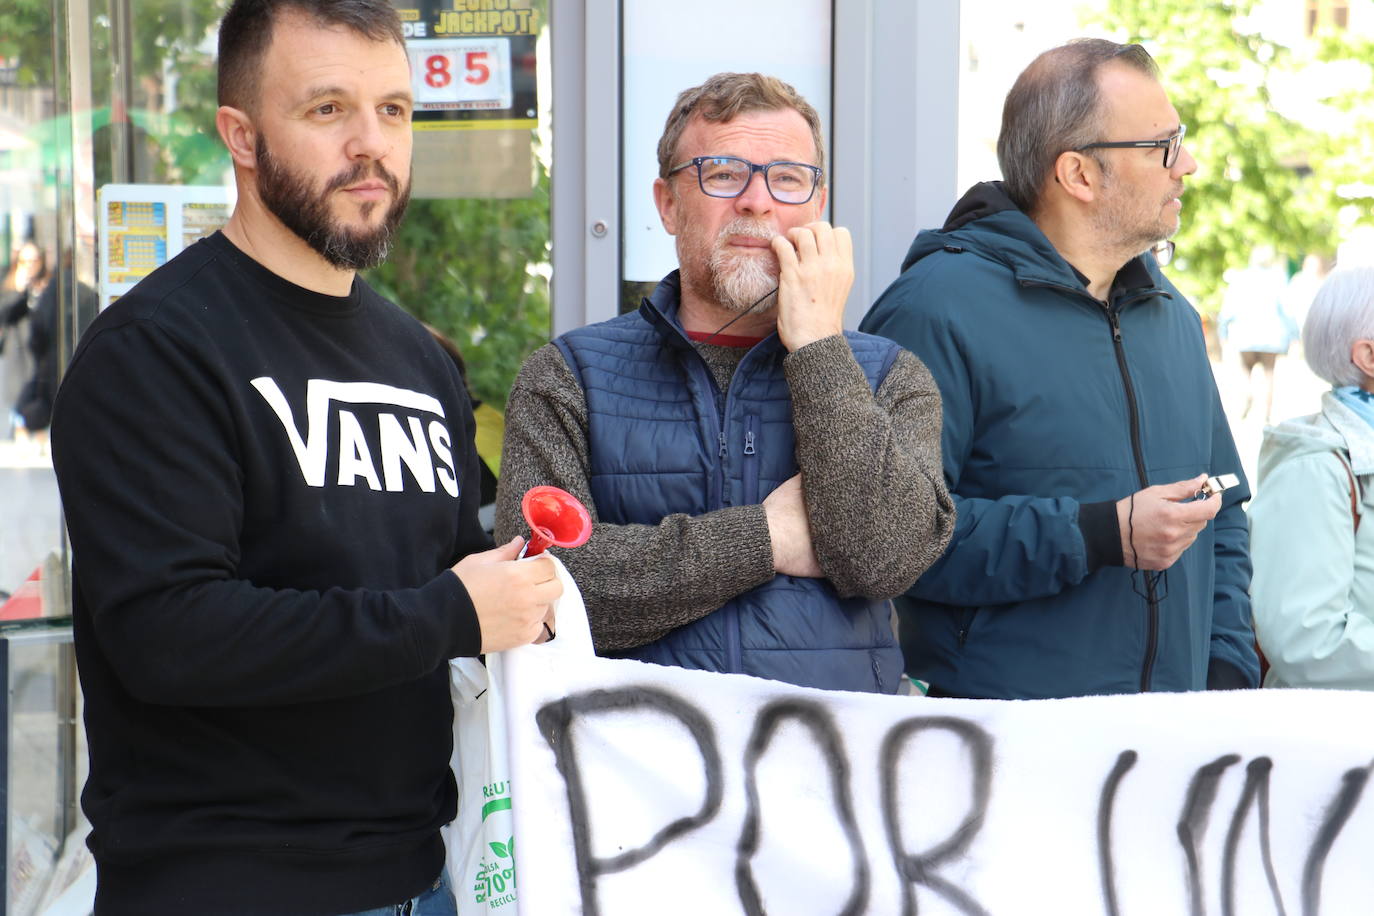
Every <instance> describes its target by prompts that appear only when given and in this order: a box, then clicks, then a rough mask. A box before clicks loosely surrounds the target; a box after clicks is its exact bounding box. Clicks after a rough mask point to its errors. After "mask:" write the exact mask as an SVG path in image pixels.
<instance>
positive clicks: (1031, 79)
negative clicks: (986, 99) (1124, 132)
mask: <svg viewBox="0 0 1374 916" xmlns="http://www.w3.org/2000/svg"><path fill="white" fill-rule="evenodd" d="M1115 61H1119V62H1121V63H1123V64H1126V65H1127V66H1130V67H1134V68H1135V69H1137V70H1139V71H1140V72H1142V73H1144V74H1146V75H1147V76H1150V77H1152V78H1154V79H1158V78H1159V67H1158V66H1157V65H1156V64H1155V62H1154V58H1152V57H1150V54H1149V52H1148V51H1146V50H1145V49H1144V48H1142V47H1141V46H1140V45H1123V44H1117V43H1116V42H1114V41H1107V40H1106V39H1104V38H1079V39H1076V40H1074V41H1071V42H1069V43H1068V44H1066V45H1060V46H1059V47H1057V48H1051V49H1050V50H1048V51H1046V52H1044V53H1043V54H1041V55H1040V56H1039V57H1037V58H1036V59H1035V60H1033V61H1031V64H1030V66H1029V67H1027V68H1026V69H1025V70H1024V71H1023V72H1022V73H1021V75H1020V76H1019V77H1017V78H1016V82H1015V84H1013V85H1012V87H1011V91H1010V92H1008V93H1007V101H1006V103H1005V104H1004V105H1003V106H1002V131H1001V133H1000V134H999V135H998V137H997V163H998V165H999V166H1001V168H1002V180H1003V182H1004V184H1005V186H1006V191H1007V194H1008V195H1009V196H1010V197H1011V199H1012V200H1013V201H1014V202H1015V203H1016V206H1018V207H1020V208H1021V209H1022V210H1023V211H1025V212H1026V213H1033V212H1034V211H1035V208H1036V206H1037V205H1038V204H1039V203H1040V191H1041V188H1043V187H1044V185H1045V180H1046V179H1047V178H1049V176H1050V174H1051V173H1052V172H1053V171H1054V164H1055V162H1056V161H1057V160H1058V159H1059V156H1060V154H1061V153H1065V152H1068V151H1069V150H1076V149H1080V148H1082V147H1084V146H1087V145H1088V144H1089V143H1094V142H1097V141H1099V140H1102V139H1105V138H1104V137H1102V136H1101V133H1102V122H1103V110H1102V109H1103V106H1102V92H1101V89H1100V87H1099V86H1098V82H1097V75H1098V71H1099V70H1100V69H1101V68H1102V67H1103V66H1104V65H1105V64H1108V63H1112V62H1115ZM1099 161H1101V160H1099Z"/></svg>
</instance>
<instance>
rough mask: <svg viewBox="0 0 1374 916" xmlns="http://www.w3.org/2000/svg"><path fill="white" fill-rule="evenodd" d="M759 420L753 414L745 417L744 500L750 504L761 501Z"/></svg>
mask: <svg viewBox="0 0 1374 916" xmlns="http://www.w3.org/2000/svg"><path fill="white" fill-rule="evenodd" d="M757 420H758V418H757V417H755V416H753V415H752V414H751V415H749V416H747V417H745V418H744V502H745V503H746V504H747V505H750V506H752V505H755V504H757V503H758V502H760V500H759V458H758V448H757V447H755V445H754V424H755V422H756V421H757Z"/></svg>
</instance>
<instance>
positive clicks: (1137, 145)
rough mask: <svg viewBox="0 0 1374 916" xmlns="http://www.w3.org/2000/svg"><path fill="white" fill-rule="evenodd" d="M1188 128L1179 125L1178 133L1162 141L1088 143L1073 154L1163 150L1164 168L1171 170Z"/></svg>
mask: <svg viewBox="0 0 1374 916" xmlns="http://www.w3.org/2000/svg"><path fill="white" fill-rule="evenodd" d="M1187 131H1188V128H1187V127H1185V126H1183V125H1182V124H1180V125H1179V126H1178V133H1176V134H1174V135H1173V136H1172V137H1165V138H1164V139H1163V140H1114V141H1111V142H1102V143H1089V144H1088V145H1087V146H1080V147H1079V148H1078V149H1076V150H1074V152H1077V153H1081V152H1083V150H1087V149H1160V148H1163V150H1164V167H1165V168H1166V169H1171V168H1173V167H1174V163H1175V162H1177V161H1178V154H1179V151H1180V150H1182V149H1183V135H1184V134H1185V133H1187Z"/></svg>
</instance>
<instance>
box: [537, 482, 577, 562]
mask: <svg viewBox="0 0 1374 916" xmlns="http://www.w3.org/2000/svg"><path fill="white" fill-rule="evenodd" d="M520 513H521V514H522V515H524V516H525V521H526V522H527V523H528V524H529V526H530V539H529V543H527V544H526V545H525V549H524V550H523V551H522V552H521V555H522V556H527V557H532V556H534V555H535V554H540V553H543V552H544V548H545V547H548V546H550V545H553V546H554V547H581V546H582V545H583V544H585V543H587V538H589V537H591V536H592V516H591V513H590V512H588V511H587V507H586V506H584V505H582V503H580V502H578V500H577V497H576V496H573V495H572V494H571V493H569V492H568V491H567V490H560V489H559V488H558V487H548V486H544V487H530V488H529V489H528V490H526V491H525V495H524V497H522V498H521V500H520Z"/></svg>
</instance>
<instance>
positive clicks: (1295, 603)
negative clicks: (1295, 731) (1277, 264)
mask: <svg viewBox="0 0 1374 916" xmlns="http://www.w3.org/2000/svg"><path fill="white" fill-rule="evenodd" d="M1302 339H1303V349H1304V353H1305V355H1306V358H1307V363H1308V365H1309V366H1311V367H1312V371H1313V372H1315V373H1316V374H1317V375H1319V376H1321V377H1322V378H1323V379H1325V380H1326V381H1328V382H1330V383H1331V386H1332V388H1331V390H1330V391H1328V392H1326V393H1325V394H1323V395H1322V404H1321V411H1320V412H1318V413H1315V414H1312V415H1311V416H1306V417H1299V418H1297V419H1293V420H1288V421H1286V422H1284V423H1281V424H1279V425H1278V426H1275V427H1273V428H1271V429H1268V430H1266V431H1265V434H1264V444H1263V445H1262V446H1261V447H1260V456H1259V480H1258V485H1257V486H1256V488H1255V493H1256V496H1255V498H1254V500H1253V501H1252V502H1251V503H1250V555H1251V558H1252V559H1253V561H1254V566H1255V573H1254V578H1253V580H1252V581H1251V586H1250V594H1251V599H1252V604H1253V606H1254V613H1255V631H1256V633H1257V634H1258V636H1259V642H1260V648H1261V649H1263V650H1264V654H1265V655H1266V656H1267V657H1268V660H1269V664H1270V668H1269V674H1268V676H1267V677H1266V678H1265V681H1264V683H1265V686H1266V687H1276V686H1277V687H1338V688H1349V689H1374V521H1371V522H1370V523H1368V524H1364V525H1362V524H1361V523H1360V521H1361V518H1362V517H1363V516H1364V515H1365V514H1366V513H1367V511H1368V509H1369V504H1368V503H1367V502H1366V500H1370V499H1374V496H1371V495H1370V490H1371V487H1370V484H1371V475H1374V267H1363V268H1350V269H1344V270H1337V271H1335V272H1334V273H1332V274H1331V275H1330V276H1329V277H1327V279H1326V282H1325V283H1323V284H1322V287H1321V289H1320V290H1319V291H1318V293H1317V296H1316V298H1315V299H1314V300H1313V302H1312V308H1311V310H1310V311H1309V312H1308V314H1307V320H1306V322H1305V323H1304V325H1303V331H1302Z"/></svg>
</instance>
